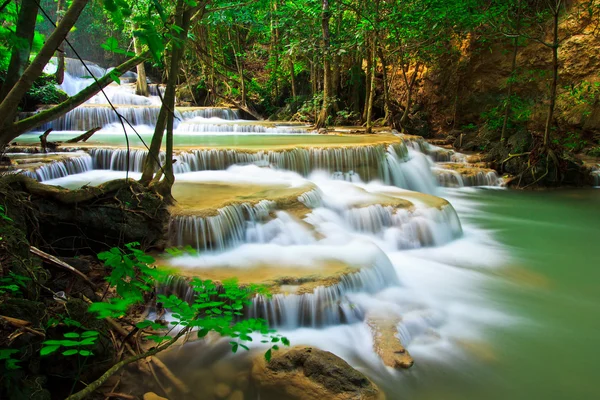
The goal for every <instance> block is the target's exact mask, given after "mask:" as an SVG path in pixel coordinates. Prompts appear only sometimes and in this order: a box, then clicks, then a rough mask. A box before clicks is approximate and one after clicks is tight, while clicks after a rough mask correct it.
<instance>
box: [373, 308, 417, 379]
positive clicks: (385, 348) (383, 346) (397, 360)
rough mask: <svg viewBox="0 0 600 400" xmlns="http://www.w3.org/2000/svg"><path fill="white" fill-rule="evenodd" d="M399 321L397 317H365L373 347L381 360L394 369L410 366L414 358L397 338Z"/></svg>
mask: <svg viewBox="0 0 600 400" xmlns="http://www.w3.org/2000/svg"><path fill="white" fill-rule="evenodd" d="M399 322H400V319H399V318H392V319H387V318H381V317H376V316H368V317H367V325H368V326H369V328H370V329H371V334H372V335H373V349H374V350H375V352H376V353H377V354H378V355H379V357H381V361H383V363H384V364H385V365H386V366H388V367H391V368H395V369H404V368H410V367H412V366H413V364H414V360H413V358H412V357H411V355H410V354H409V353H408V351H406V349H405V348H404V346H402V343H400V339H399V338H398V327H397V326H398V323H399Z"/></svg>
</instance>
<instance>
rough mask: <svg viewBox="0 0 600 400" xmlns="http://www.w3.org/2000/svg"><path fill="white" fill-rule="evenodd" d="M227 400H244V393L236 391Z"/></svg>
mask: <svg viewBox="0 0 600 400" xmlns="http://www.w3.org/2000/svg"><path fill="white" fill-rule="evenodd" d="M227 400H244V392H242V391H241V390H236V391H235V392H233V393H231V396H229V397H228V398H227Z"/></svg>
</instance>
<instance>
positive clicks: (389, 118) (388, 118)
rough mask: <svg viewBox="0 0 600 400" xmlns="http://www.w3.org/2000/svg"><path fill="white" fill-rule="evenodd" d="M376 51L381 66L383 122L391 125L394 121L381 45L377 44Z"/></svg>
mask: <svg viewBox="0 0 600 400" xmlns="http://www.w3.org/2000/svg"><path fill="white" fill-rule="evenodd" d="M377 52H378V53H379V59H380V60H381V68H382V70H383V101H384V108H385V119H384V120H385V124H386V125H388V126H392V125H393V123H394V119H395V118H394V111H393V110H392V104H391V100H390V87H389V82H388V74H387V63H386V59H385V57H384V55H383V49H382V48H381V46H377Z"/></svg>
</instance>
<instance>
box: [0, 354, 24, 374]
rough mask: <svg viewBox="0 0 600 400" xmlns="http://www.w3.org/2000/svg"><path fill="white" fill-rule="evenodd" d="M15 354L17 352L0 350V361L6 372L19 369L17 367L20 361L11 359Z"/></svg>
mask: <svg viewBox="0 0 600 400" xmlns="http://www.w3.org/2000/svg"><path fill="white" fill-rule="evenodd" d="M16 353H19V350H15V349H0V361H4V369H6V370H7V371H10V370H14V369H19V368H21V367H20V366H19V365H17V363H18V362H19V361H20V360H18V359H16V358H12V357H13V355H14V354H16Z"/></svg>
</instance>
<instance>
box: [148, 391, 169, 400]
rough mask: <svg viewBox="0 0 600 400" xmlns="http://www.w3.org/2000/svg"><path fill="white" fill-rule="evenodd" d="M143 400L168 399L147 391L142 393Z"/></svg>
mask: <svg viewBox="0 0 600 400" xmlns="http://www.w3.org/2000/svg"><path fill="white" fill-rule="evenodd" d="M144 400H169V399H167V398H166V397H162V396H159V395H157V394H156V393H154V392H148V393H146V394H144Z"/></svg>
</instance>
